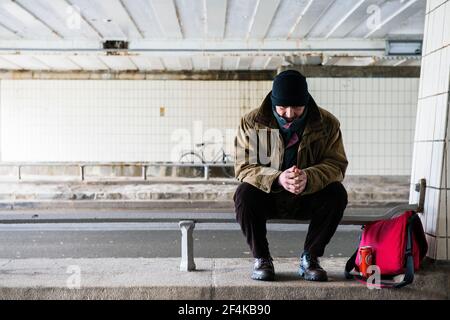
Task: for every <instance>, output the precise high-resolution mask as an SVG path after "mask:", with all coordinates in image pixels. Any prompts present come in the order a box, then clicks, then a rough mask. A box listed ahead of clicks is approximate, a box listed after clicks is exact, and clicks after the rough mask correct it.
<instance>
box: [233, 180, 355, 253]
mask: <svg viewBox="0 0 450 320" xmlns="http://www.w3.org/2000/svg"><path fill="white" fill-rule="evenodd" d="M233 199H234V204H235V211H236V220H237V221H238V222H239V224H240V226H241V230H242V232H243V233H244V236H245V238H246V240H247V243H248V245H249V246H250V249H251V251H252V254H253V257H255V258H264V257H269V256H270V252H269V244H268V242H267V237H266V234H267V229H266V222H267V220H268V219H283V218H284V219H298V220H310V224H309V228H308V233H307V236H306V240H305V244H304V250H305V251H308V252H310V254H311V255H315V256H317V257H321V256H323V253H324V251H325V247H326V245H327V244H328V243H329V242H330V240H331V238H332V237H333V235H334V233H335V232H336V229H337V226H338V225H339V222H340V221H341V219H342V215H343V214H344V210H345V208H346V206H347V191H346V190H345V188H344V186H343V185H342V184H341V183H340V182H333V183H331V184H329V185H328V186H326V187H325V188H324V189H322V190H320V191H318V192H316V193H313V194H308V195H294V194H292V193H290V192H288V191H285V190H283V191H282V192H280V193H266V192H264V191H262V190H260V189H258V188H256V187H254V186H252V185H251V184H248V183H246V182H244V183H241V184H240V185H239V186H238V188H237V190H236V192H235V194H234V197H233Z"/></svg>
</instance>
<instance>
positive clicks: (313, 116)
mask: <svg viewBox="0 0 450 320" xmlns="http://www.w3.org/2000/svg"><path fill="white" fill-rule="evenodd" d="M271 93H272V91H270V92H269V93H268V94H267V96H266V97H265V98H264V101H263V102H262V104H261V106H260V107H259V109H258V112H257V114H256V117H255V121H256V122H258V123H260V124H262V125H264V126H267V127H270V128H274V129H278V123H277V120H276V119H275V116H274V115H273V112H272V101H271V99H270V94H271ZM322 129H323V122H322V115H321V114H320V111H319V107H318V106H317V104H316V102H315V101H314V99H313V97H311V96H310V98H309V102H308V122H307V123H306V127H305V131H304V132H303V136H306V135H307V134H309V133H311V132H315V131H321V130H322Z"/></svg>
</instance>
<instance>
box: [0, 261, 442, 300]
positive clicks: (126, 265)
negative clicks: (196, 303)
mask: <svg viewBox="0 0 450 320" xmlns="http://www.w3.org/2000/svg"><path fill="white" fill-rule="evenodd" d="M345 261H346V258H328V259H323V260H322V265H323V267H324V268H325V269H326V270H327V271H328V274H329V278H330V281H329V282H326V283H315V282H309V281H305V280H303V279H301V278H299V277H298V275H297V273H296V270H297V267H298V259H297V258H280V259H275V261H274V264H275V269H276V272H277V277H276V281H275V282H258V281H253V280H251V279H250V272H251V268H252V264H253V259H208V258H197V259H196V265H197V271H194V272H181V271H179V269H178V268H179V263H180V259H178V258H165V259H159V258H155V259H143V258H140V259H125V258H118V259H114V258H111V259H21V260H20V259H19V260H0V299H189V300H198V299H199V300H210V299H225V300H235V299H244V300H253V299H270V300H297V299H302V300H304V299H345V300H349V299H350V300H365V299H377V300H383V299H449V289H450V288H449V287H450V286H449V276H450V266H449V265H446V266H436V265H429V266H427V267H426V268H425V269H423V270H422V271H420V272H418V273H417V274H416V277H415V281H414V283H413V284H412V285H410V286H408V287H405V288H402V289H399V290H395V289H381V290H369V289H368V288H367V287H366V286H365V285H364V284H361V283H359V282H356V281H354V280H346V279H345V277H344V275H343V268H344V265H345ZM78 275H79V276H80V277H79V279H80V282H79V284H80V289H69V288H68V284H70V285H74V284H76V283H77V282H76V279H77V278H76V277H77V276H78Z"/></svg>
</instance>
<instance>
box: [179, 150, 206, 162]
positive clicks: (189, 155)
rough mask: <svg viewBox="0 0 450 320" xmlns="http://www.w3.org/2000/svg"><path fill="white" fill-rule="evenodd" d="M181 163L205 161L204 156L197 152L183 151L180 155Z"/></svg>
mask: <svg viewBox="0 0 450 320" xmlns="http://www.w3.org/2000/svg"><path fill="white" fill-rule="evenodd" d="M180 162H181V163H204V161H203V159H202V157H201V156H200V155H198V154H197V153H195V152H192V151H191V152H186V153H183V154H182V155H181V157H180Z"/></svg>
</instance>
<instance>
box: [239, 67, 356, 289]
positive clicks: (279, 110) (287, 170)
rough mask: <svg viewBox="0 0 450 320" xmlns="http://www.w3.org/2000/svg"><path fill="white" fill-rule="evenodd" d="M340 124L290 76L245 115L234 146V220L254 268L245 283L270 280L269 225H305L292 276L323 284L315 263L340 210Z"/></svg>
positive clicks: (343, 162)
mask: <svg viewBox="0 0 450 320" xmlns="http://www.w3.org/2000/svg"><path fill="white" fill-rule="evenodd" d="M339 125H340V124H339V121H338V120H337V119H336V118H335V117H334V116H333V115H332V114H331V113H330V112H328V111H326V110H324V109H322V108H320V107H318V106H317V105H316V103H315V101H314V99H313V98H312V97H311V96H310V94H309V93H308V86H307V82H306V78H305V77H304V76H303V75H302V74H300V73H299V72H297V71H294V70H287V71H284V72H281V73H280V74H279V75H277V76H276V77H275V79H274V81H273V85H272V91H271V92H270V93H269V94H268V95H267V96H266V98H265V99H264V101H263V103H262V105H261V106H260V107H259V108H257V109H254V110H252V111H250V112H249V113H247V114H246V115H244V116H243V117H242V119H241V122H240V126H239V130H238V133H237V136H236V139H235V157H236V158H235V174H236V178H237V179H238V180H239V181H241V182H242V183H241V184H240V185H239V186H238V188H237V190H236V192H235V194H234V198H233V199H234V203H235V211H236V219H237V221H238V222H239V224H240V226H241V229H242V232H243V233H244V236H245V237H246V240H247V243H248V245H249V246H250V249H251V251H252V254H253V257H254V258H255V264H254V267H253V274H252V279H255V280H266V281H271V280H274V277H275V270H274V266H273V263H272V260H273V259H272V257H271V255H270V252H269V244H268V242H267V238H266V233H267V230H266V221H267V220H268V219H300V220H310V225H309V228H308V234H307V236H306V241H305V244H304V251H303V253H302V255H301V257H300V266H299V275H300V276H301V277H303V278H304V279H306V280H313V281H327V280H328V278H327V273H326V271H325V270H323V269H322V267H321V266H320V264H319V260H318V258H319V257H321V256H322V255H323V254H324V250H325V246H326V245H327V244H328V243H329V241H330V239H331V238H332V236H333V235H334V233H335V232H336V229H337V226H338V224H339V222H340V220H341V219H342V215H343V213H344V209H345V208H346V206H347V192H346V190H345V188H344V186H343V185H342V184H341V182H342V181H343V179H344V176H345V171H346V169H347V165H348V161H347V157H346V154H345V150H344V145H343V142H342V134H341V131H340V128H339Z"/></svg>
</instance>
